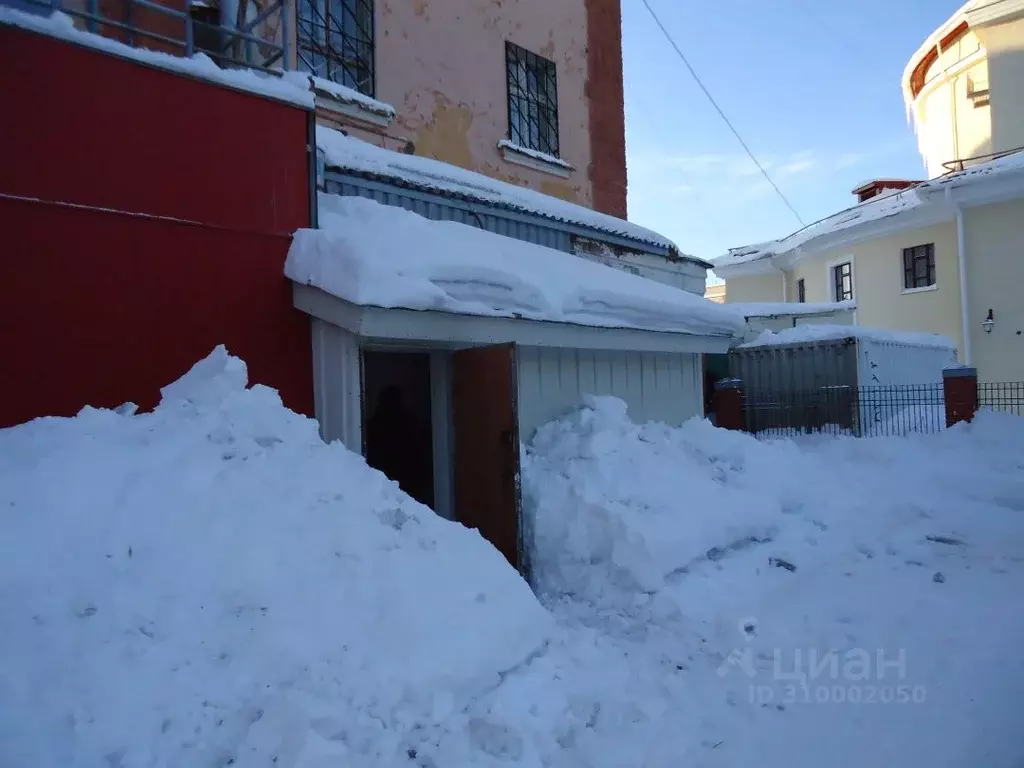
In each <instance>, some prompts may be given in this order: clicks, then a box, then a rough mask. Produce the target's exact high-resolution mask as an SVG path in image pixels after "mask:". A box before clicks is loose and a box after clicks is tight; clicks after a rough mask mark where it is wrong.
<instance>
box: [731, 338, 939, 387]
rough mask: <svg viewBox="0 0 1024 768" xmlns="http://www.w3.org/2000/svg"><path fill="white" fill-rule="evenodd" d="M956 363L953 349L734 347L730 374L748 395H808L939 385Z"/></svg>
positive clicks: (840, 344) (861, 343)
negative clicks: (823, 391)
mask: <svg viewBox="0 0 1024 768" xmlns="http://www.w3.org/2000/svg"><path fill="white" fill-rule="evenodd" d="M955 364H956V353H955V352H954V351H953V350H952V349H943V348H941V347H925V346H921V345H919V344H901V343H897V342H890V341H873V340H869V339H859V340H854V339H832V340H822V341H814V342H808V343H806V344H784V345H778V346H767V347H739V348H737V349H734V350H732V351H731V352H729V374H730V375H731V376H732V377H733V378H737V379H740V380H741V381H742V382H743V388H744V389H745V390H746V391H747V392H809V391H811V390H815V389H818V388H819V387H836V386H849V387H858V386H860V387H871V386H888V385H896V384H929V383H935V382H941V381H942V369H943V368H948V367H950V366H951V365H955Z"/></svg>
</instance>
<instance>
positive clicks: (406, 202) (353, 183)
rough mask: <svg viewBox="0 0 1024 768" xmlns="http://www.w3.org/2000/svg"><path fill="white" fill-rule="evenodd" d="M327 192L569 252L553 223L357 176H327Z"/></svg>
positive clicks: (566, 239)
mask: <svg viewBox="0 0 1024 768" xmlns="http://www.w3.org/2000/svg"><path fill="white" fill-rule="evenodd" d="M326 190H327V192H329V193H330V194H333V195H342V196H356V197H365V198H368V199H370V200H376V201H377V202H378V203H382V204H384V205H394V206H397V207H401V208H405V209H406V210H407V211H413V212H414V213H418V214H419V215H420V216H423V217H424V218H427V219H430V220H431V221H457V222H459V223H460V224H468V225H469V226H471V227H478V228H480V229H483V230H486V231H488V232H494V233H495V234H498V235H504V236H505V237H511V238H515V239H516V240H522V241H524V242H527V243H534V244H535V245H543V246H545V247H546V248H554V249H555V250H558V251H565V252H566V253H572V236H571V235H570V233H569V232H567V231H564V230H562V229H559V228H557V226H555V225H554V222H552V226H546V225H545V224H543V223H535V222H530V221H525V220H524V217H523V216H521V215H516V214H514V213H512V212H508V213H507V214H506V212H503V211H501V210H497V209H484V210H478V209H481V206H479V205H474V204H473V203H469V202H467V201H464V200H457V199H452V198H446V197H443V196H441V195H431V194H428V193H425V192H420V191H418V190H412V189H403V188H401V187H393V186H389V185H386V184H382V183H380V182H376V181H370V180H369V179H360V178H359V177H356V176H342V175H340V174H328V176H327V179H326ZM539 221H543V220H539Z"/></svg>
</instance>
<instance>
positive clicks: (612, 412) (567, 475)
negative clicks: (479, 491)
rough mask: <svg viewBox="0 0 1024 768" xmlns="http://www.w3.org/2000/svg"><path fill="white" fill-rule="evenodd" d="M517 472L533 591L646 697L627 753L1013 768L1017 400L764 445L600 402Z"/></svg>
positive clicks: (1020, 431)
mask: <svg viewBox="0 0 1024 768" xmlns="http://www.w3.org/2000/svg"><path fill="white" fill-rule="evenodd" d="M524 478H525V481H524V482H525V491H526V501H527V508H528V510H529V511H530V513H531V514H532V515H534V516H535V520H534V526H533V527H534V536H535V544H536V559H535V564H534V565H535V572H536V575H537V581H538V585H539V588H540V590H541V592H542V594H543V596H544V599H545V601H546V602H548V603H549V604H550V606H551V607H552V609H553V610H554V612H555V613H556V615H557V616H559V618H561V619H562V621H563V624H565V625H566V626H568V627H570V628H577V629H578V630H580V631H583V630H589V631H596V632H597V633H598V636H599V637H601V638H603V639H604V640H605V641H606V642H607V643H609V645H610V646H611V647H612V648H614V649H617V650H618V653H617V654H616V653H615V652H609V658H612V659H614V658H619V659H623V658H625V659H628V661H627V662H622V661H620V662H618V664H612V666H610V667H606V670H607V671H606V672H605V674H607V675H609V676H611V677H613V678H614V676H615V670H616V669H617V668H621V666H622V664H623V663H626V664H627V666H628V667H629V669H630V678H629V679H630V680H631V681H632V685H631V688H632V690H630V691H629V693H628V695H629V697H630V698H632V699H633V700H635V701H637V702H643V703H644V704H645V708H644V710H643V712H642V714H641V715H638V716H637V717H636V719H635V720H634V723H633V724H632V725H631V726H630V728H631V729H632V730H634V731H636V732H637V733H638V734H643V735H638V736H637V739H636V740H635V741H630V742H629V743H631V744H633V745H634V746H635V747H636V748H637V749H638V750H639V749H640V748H641V745H643V749H644V750H646V751H644V752H637V753H636V754H642V755H643V759H644V760H646V761H647V762H646V763H640V762H634V763H632V764H634V765H639V764H647V765H664V766H671V765H688V764H690V763H688V762H687V761H686V759H692V760H693V763H692V764H694V765H702V766H719V765H722V766H748V765H759V766H772V767H774V766H780V767H781V766H786V768H796V767H797V766H807V767H808V768H811V767H812V766H820V765H822V764H828V765H837V766H838V765H849V766H866V765H901V766H910V765H914V766H917V765H921V766H923V765H928V766H940V765H941V766H979V765H985V766H987V767H991V766H1019V765H1021V763H1020V762H1019V761H1020V760H1021V758H1024V739H1022V738H1021V736H1020V734H1019V722H1018V715H1017V714H1016V711H1017V709H1016V708H1017V705H1018V704H1019V702H1020V701H1021V700H1022V697H1024V661H1022V658H1021V655H1020V653H1019V650H1018V646H1019V639H1020V637H1021V634H1022V633H1024V608H1022V607H1021V603H1020V599H1019V595H1020V594H1021V591H1022V589H1024V420H1021V419H1019V418H1015V417H1011V416H1005V415H1000V414H993V413H988V412H983V413H981V414H980V415H979V416H978V418H977V419H976V420H975V423H974V424H972V425H966V424H963V425H958V426H957V427H956V428H953V429H950V430H946V431H945V432H943V433H941V434H936V435H927V436H921V435H918V436H911V437H906V438H889V439H855V438H844V437H838V438H835V437H833V438H825V437H817V438H806V439H803V440H800V441H792V440H779V441H759V440H755V439H753V438H751V437H750V436H749V435H744V434H740V433H733V432H727V431H724V430H716V429H713V428H712V427H711V426H710V425H708V424H707V423H706V422H698V421H694V422H691V423H689V424H687V425H685V426H683V427H682V428H681V429H672V428H669V427H666V426H664V425H657V424H647V425H636V424H633V423H631V422H630V421H629V420H628V419H627V418H626V416H625V407H624V405H623V404H622V403H621V402H619V401H616V400H610V399H605V398H595V399H592V400H591V402H590V405H589V407H587V408H584V409H581V410H580V411H579V412H577V413H574V414H572V415H570V416H568V417H567V418H565V419H563V420H561V421H558V422H554V423H552V424H549V425H547V426H546V427H544V428H542V429H541V430H540V431H539V432H538V433H537V435H536V437H535V440H534V442H533V445H532V446H531V447H530V449H529V450H528V453H527V456H526V457H525V460H524ZM643 681H646V683H644V682H643ZM623 690H627V689H626V688H623ZM619 695H621V694H619V693H617V692H616V689H615V688H614V687H612V688H610V689H609V690H608V691H606V696H607V698H606V699H605V700H608V699H611V700H614V699H615V697H616V696H619ZM652 711H653V712H655V713H656V714H654V715H652V714H651V713H652ZM656 723H657V724H660V726H661V727H660V729H659V728H656V726H655V724H656ZM672 723H674V724H675V725H676V727H675V728H674V729H673V728H672V727H671V726H670V724H672ZM629 730H630V729H623V732H624V733H628V731H629ZM652 732H654V733H657V738H658V739H659V741H658V743H657V745H654V744H652V742H651V740H650V739H651V735H652ZM608 764H619V763H612V762H609V763H608ZM621 764H627V763H626V762H623V763H621Z"/></svg>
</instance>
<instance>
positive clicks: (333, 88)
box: [282, 71, 395, 119]
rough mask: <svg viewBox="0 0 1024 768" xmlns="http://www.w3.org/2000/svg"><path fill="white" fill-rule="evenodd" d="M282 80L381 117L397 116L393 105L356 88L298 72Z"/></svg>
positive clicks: (284, 76) (288, 73)
mask: <svg viewBox="0 0 1024 768" xmlns="http://www.w3.org/2000/svg"><path fill="white" fill-rule="evenodd" d="M282 79H284V80H287V81H289V82H292V83H294V84H295V85H296V86H297V87H299V88H306V89H308V90H311V91H313V92H314V94H315V93H317V92H322V93H324V94H326V95H327V96H329V97H331V98H333V99H335V100H337V101H340V102H344V103H347V104H354V105H356V106H358V107H360V108H361V109H365V110H366V111H367V112H372V113H373V114H375V115H379V116H380V117H384V118H388V119H391V118H393V117H394V116H395V108H394V107H393V106H392V105H391V104H387V103H386V102H383V101H378V100H377V99H374V98H372V97H370V96H367V95H366V94H363V93H360V92H359V91H357V90H356V89H355V88H349V87H348V86H346V85H342V84H341V83H336V82H334V81H333V80H328V79H326V78H323V77H317V76H315V75H310V74H307V73H306V72H296V71H292V72H285V73H284V75H282Z"/></svg>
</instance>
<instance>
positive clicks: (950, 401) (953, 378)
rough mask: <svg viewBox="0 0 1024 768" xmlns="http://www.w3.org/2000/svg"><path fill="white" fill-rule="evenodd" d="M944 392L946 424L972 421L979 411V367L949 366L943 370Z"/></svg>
mask: <svg viewBox="0 0 1024 768" xmlns="http://www.w3.org/2000/svg"><path fill="white" fill-rule="evenodd" d="M942 394H943V398H944V399H945V402H946V426H947V427H952V426H953V425H954V424H956V423H957V422H958V421H970V420H971V419H973V418H974V414H975V413H977V412H978V369H977V368H968V367H966V366H965V367H962V368H947V369H945V370H944V371H943V372H942Z"/></svg>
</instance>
